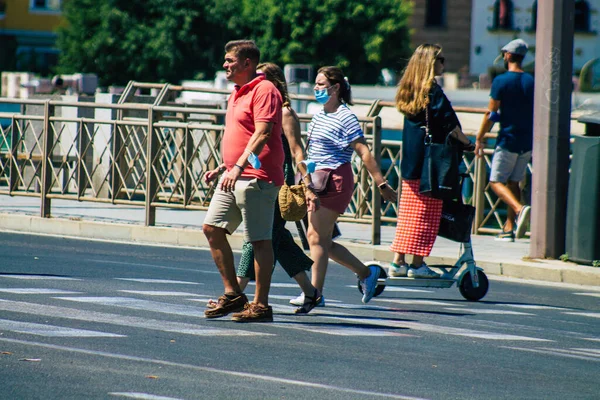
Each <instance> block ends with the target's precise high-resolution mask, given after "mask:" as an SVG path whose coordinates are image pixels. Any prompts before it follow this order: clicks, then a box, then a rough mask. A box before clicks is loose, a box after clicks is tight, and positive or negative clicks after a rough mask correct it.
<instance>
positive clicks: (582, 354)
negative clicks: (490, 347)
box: [503, 346, 600, 362]
mask: <svg viewBox="0 0 600 400" xmlns="http://www.w3.org/2000/svg"><path fill="white" fill-rule="evenodd" d="M503 348H505V349H512V350H519V351H526V352H530V353H540V354H549V355H553V356H558V357H566V358H575V359H578V360H586V361H595V362H600V354H596V350H594V349H558V348H549V347H536V348H524V347H515V346H503Z"/></svg>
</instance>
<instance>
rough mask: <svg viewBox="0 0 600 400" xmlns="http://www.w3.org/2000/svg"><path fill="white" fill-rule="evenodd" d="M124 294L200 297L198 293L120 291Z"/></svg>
mask: <svg viewBox="0 0 600 400" xmlns="http://www.w3.org/2000/svg"><path fill="white" fill-rule="evenodd" d="M119 292H122V293H129V294H139V295H142V296H173V297H188V296H189V297H194V296H200V295H199V294H196V293H189V292H169V291H165V290H119Z"/></svg>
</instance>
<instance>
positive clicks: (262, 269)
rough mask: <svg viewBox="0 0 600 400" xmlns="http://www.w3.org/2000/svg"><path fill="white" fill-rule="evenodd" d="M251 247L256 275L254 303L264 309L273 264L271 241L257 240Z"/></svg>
mask: <svg viewBox="0 0 600 400" xmlns="http://www.w3.org/2000/svg"><path fill="white" fill-rule="evenodd" d="M252 247H253V249H254V273H255V275H256V291H255V293H254V302H255V303H257V304H260V305H261V306H264V307H266V306H268V305H269V289H270V288H271V274H272V273H273V263H274V262H275V258H274V257H275V256H274V255H273V243H272V241H271V240H259V241H256V242H252ZM236 284H237V281H236Z"/></svg>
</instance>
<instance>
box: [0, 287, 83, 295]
mask: <svg viewBox="0 0 600 400" xmlns="http://www.w3.org/2000/svg"><path fill="white" fill-rule="evenodd" d="M0 292H2V293H12V294H81V292H71V291H68V290H60V289H38V288H12V289H0Z"/></svg>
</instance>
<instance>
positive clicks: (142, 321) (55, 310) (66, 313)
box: [0, 300, 273, 336]
mask: <svg viewBox="0 0 600 400" xmlns="http://www.w3.org/2000/svg"><path fill="white" fill-rule="evenodd" d="M0 310H2V311H10V312H17V313H22V314H31V315H43V316H45V317H54V318H65V319H74V320H79V321H88V322H98V323H103V324H112V325H119V326H127V327H132V328H142V329H150V330H154V331H161V332H174V333H181V334H185V335H195V336H273V335H272V334H270V333H260V332H252V331H243V330H238V329H231V328H227V329H221V328H213V327H205V326H201V325H194V324H188V323H181V322H171V321H163V320H158V319H151V318H140V317H133V316H124V315H119V314H111V313H102V312H96V311H87V310H78V309H76V308H67V307H56V306H48V305H44V304H36V303H26V302H22V301H8V300H0Z"/></svg>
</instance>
